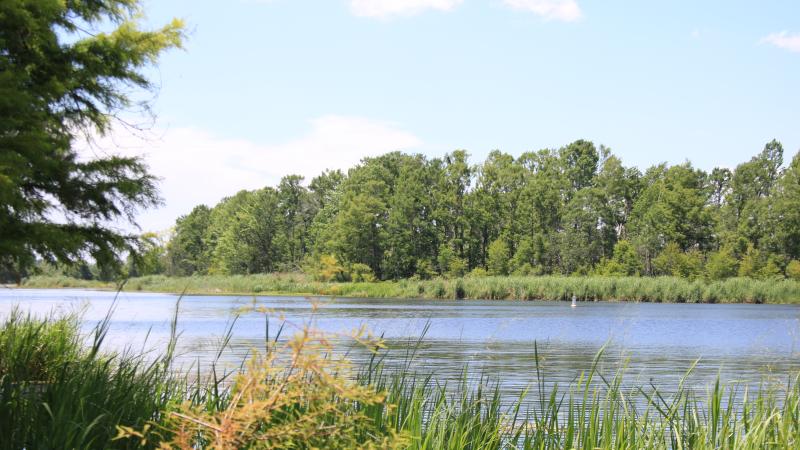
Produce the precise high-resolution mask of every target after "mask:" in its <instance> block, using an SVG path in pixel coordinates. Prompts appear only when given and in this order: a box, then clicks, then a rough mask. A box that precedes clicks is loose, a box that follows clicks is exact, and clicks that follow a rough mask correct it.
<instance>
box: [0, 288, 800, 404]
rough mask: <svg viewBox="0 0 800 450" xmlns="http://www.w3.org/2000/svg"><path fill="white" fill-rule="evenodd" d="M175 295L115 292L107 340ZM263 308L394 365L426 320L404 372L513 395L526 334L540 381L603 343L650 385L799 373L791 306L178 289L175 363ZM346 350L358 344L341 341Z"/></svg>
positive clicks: (162, 318)
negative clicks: (351, 336) (313, 296)
mask: <svg viewBox="0 0 800 450" xmlns="http://www.w3.org/2000/svg"><path fill="white" fill-rule="evenodd" d="M114 296H115V294H114V293H110V292H97V291H88V290H66V289H65V290H23V289H16V290H13V289H2V290H0V317H2V316H4V315H6V314H7V313H8V312H9V311H10V310H11V309H12V308H13V307H14V306H15V305H18V306H19V307H20V308H21V309H22V310H25V311H31V312H33V313H35V314H41V315H44V314H47V313H49V312H51V311H61V312H70V311H82V313H83V316H82V317H83V319H84V326H85V327H86V329H87V330H89V329H91V327H92V326H94V325H95V324H96V323H97V322H98V321H100V320H102V319H103V317H104V316H105V315H106V313H107V312H108V310H109V308H110V307H111V305H112V303H113V300H114ZM177 299H178V297H177V296H175V295H170V294H153V293H127V292H126V293H121V294H119V299H118V303H117V305H116V310H115V312H114V316H113V320H112V324H111V328H110V332H109V335H108V339H107V347H108V348H113V349H121V348H125V347H133V348H135V349H136V348H144V349H150V350H155V351H158V350H159V349H160V348H163V345H164V343H165V342H166V340H167V338H168V336H169V325H170V321H171V319H172V317H173V314H174V310H175V305H176V301H177ZM254 305H255V306H258V307H263V308H267V309H269V310H270V311H271V313H270V314H269V319H268V320H269V327H270V330H272V333H274V332H275V330H277V328H278V327H279V326H280V324H281V323H285V324H286V329H285V330H286V331H284V333H285V335H288V334H291V333H292V332H293V330H298V329H300V328H301V327H302V326H303V325H304V324H309V323H310V324H312V325H313V326H314V327H315V328H317V329H320V330H322V331H326V332H331V333H349V332H351V331H353V330H356V329H358V328H360V327H362V326H366V327H367V328H368V329H370V330H371V331H373V332H374V333H375V334H383V335H384V337H385V339H386V342H387V344H388V346H389V348H390V349H392V348H394V349H395V350H394V351H391V350H390V351H389V352H388V354H387V356H386V362H387V364H388V365H397V364H401V363H402V361H403V359H404V357H405V352H404V351H403V350H399V349H403V348H405V347H406V345H407V344H408V342H409V341H416V340H417V339H419V337H420V334H421V333H422V332H423V330H425V329H426V327H427V328H428V331H427V334H426V335H425V337H424V340H423V342H422V344H421V345H420V347H419V350H418V352H417V356H416V358H415V360H414V363H413V367H412V370H416V371H419V372H423V373H428V372H432V373H433V374H434V377H435V378H436V379H437V380H442V381H443V380H453V379H458V378H459V377H460V376H461V375H462V372H463V370H464V368H465V367H467V368H468V369H469V373H471V374H472V375H473V376H476V377H477V376H480V375H488V376H489V377H491V378H492V379H493V380H495V381H497V382H499V383H500V385H501V387H502V389H503V393H504V396H506V397H508V398H514V397H516V395H517V394H518V393H519V392H520V391H521V390H523V389H525V388H526V387H528V386H530V385H531V384H532V383H535V381H536V372H535V367H536V366H535V358H534V342H535V343H536V345H537V346H538V350H539V353H540V356H541V363H542V364H541V366H542V367H543V368H544V373H545V376H546V378H547V380H548V382H549V383H555V382H558V383H559V384H561V385H565V384H568V383H569V382H570V381H572V380H573V379H575V378H576V377H577V376H578V375H579V374H580V373H581V372H582V371H587V370H589V369H590V368H591V366H592V362H593V360H594V359H595V356H596V354H597V352H598V351H599V350H600V349H601V348H603V347H604V346H605V353H604V355H603V356H602V358H601V359H600V366H599V367H600V373H603V374H605V375H609V376H613V374H614V373H616V372H617V371H618V370H619V369H620V368H623V367H624V368H625V370H626V375H625V379H626V383H627V384H628V385H629V386H640V385H647V384H650V383H652V384H655V385H657V386H659V387H663V388H664V389H666V390H669V388H670V387H674V386H675V385H677V383H678V381H679V380H680V378H681V377H683V375H684V374H685V373H686V371H687V370H688V369H689V368H690V367H692V366H693V365H694V364H695V363H696V367H695V368H694V370H693V372H692V376H691V378H690V380H691V383H692V385H693V386H695V387H697V388H699V389H703V388H704V387H705V386H708V385H709V384H710V383H711V382H713V380H714V379H715V378H716V377H717V376H720V377H721V378H722V379H723V381H726V382H732V383H746V384H750V385H757V384H758V383H760V382H762V381H764V380H767V381H770V380H771V381H777V382H784V381H786V379H787V378H788V377H789V376H790V375H791V374H793V373H796V372H798V371H800V306H797V305H741V304H734V305H705V304H650V303H579V304H578V307H577V308H571V307H570V303H568V302H514V301H473V300H469V301H444V300H436V301H428V300H387V299H335V300H331V299H320V300H318V306H319V307H318V308H317V309H313V308H312V301H311V300H309V299H305V298H299V297H274V296H270V297H256V298H253V297H242V296H185V297H184V298H183V299H182V301H181V303H180V314H179V321H178V329H179V331H180V333H181V336H180V340H179V346H178V353H179V359H178V364H179V365H181V366H183V367H189V366H191V365H192V364H198V363H199V364H200V366H201V367H208V366H209V363H210V361H212V360H213V358H214V356H215V355H216V353H217V351H218V349H219V348H220V342H221V339H222V336H223V335H224V333H225V330H226V329H227V327H228V326H230V324H231V323H232V320H233V318H234V317H235V316H236V314H237V311H239V312H241V311H242V310H243V309H245V308H248V307H252V306H254ZM265 319H266V318H265V315H264V314H263V313H257V312H248V313H244V314H242V315H241V316H240V317H239V318H238V319H237V320H236V322H235V324H234V326H233V339H232V340H231V342H230V346H229V348H227V349H226V351H225V353H224V355H223V359H222V364H223V365H225V366H227V367H228V368H231V369H233V368H235V367H238V365H239V363H240V362H241V361H242V360H243V358H245V357H246V355H247V354H248V352H250V351H251V350H252V349H254V348H256V349H258V348H263V345H264V336H265V326H266V321H267V320H265ZM339 350H340V351H347V352H348V355H349V357H350V358H351V359H353V360H356V361H359V360H364V359H366V358H369V357H370V354H369V352H368V351H367V350H365V349H363V348H361V347H359V346H357V345H352V343H346V342H343V343H341V344H340V346H339Z"/></svg>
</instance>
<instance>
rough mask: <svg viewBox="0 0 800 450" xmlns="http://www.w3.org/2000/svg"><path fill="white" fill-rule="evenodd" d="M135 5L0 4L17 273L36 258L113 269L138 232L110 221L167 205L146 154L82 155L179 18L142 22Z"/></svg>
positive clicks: (0, 114)
mask: <svg viewBox="0 0 800 450" xmlns="http://www.w3.org/2000/svg"><path fill="white" fill-rule="evenodd" d="M141 19H142V12H141V7H140V3H139V2H138V1H136V0H106V1H92V2H75V1H69V2H64V1H61V2H59V1H4V2H2V3H0V148H1V149H2V151H1V152H0V235H2V236H3V239H2V240H0V268H2V269H3V270H4V271H6V272H10V273H12V274H14V275H15V277H16V278H19V277H20V276H21V275H22V274H24V273H25V272H26V271H27V270H28V269H29V268H30V267H31V266H32V265H33V264H34V262H35V260H36V259H37V258H38V259H45V260H47V261H51V262H55V261H58V262H61V263H65V264H69V263H74V262H76V261H79V260H82V259H84V258H86V257H91V258H92V259H93V260H94V261H97V262H98V263H100V264H101V265H117V263H118V261H119V259H120V256H121V254H122V253H125V252H131V251H135V250H136V249H137V242H138V240H137V237H136V236H132V235H128V234H124V233H121V232H119V231H117V230H116V228H114V227H112V226H111V225H110V224H111V223H112V222H113V221H117V220H128V221H130V222H133V221H134V213H135V211H136V209H137V208H140V207H149V206H152V205H155V204H157V203H158V202H159V198H158V195H157V192H156V180H155V178H154V177H153V176H152V175H150V174H149V173H148V171H147V167H146V165H145V164H144V162H143V161H142V160H141V159H139V158H131V157H121V156H104V157H97V156H96V157H95V158H92V159H84V158H81V157H79V156H80V155H79V153H78V150H77V148H76V146H75V142H76V140H78V139H79V138H80V137H81V136H90V135H92V134H94V133H97V134H99V135H103V134H105V133H106V132H108V131H110V129H111V127H112V126H113V125H114V124H115V123H116V122H115V121H114V119H115V118H116V117H119V115H120V114H123V113H125V112H126V110H129V109H131V107H132V106H137V107H140V108H141V107H144V108H146V107H147V104H148V103H147V102H140V103H138V104H136V105H134V103H135V102H134V97H133V94H134V93H136V91H137V89H144V90H147V89H148V88H150V87H151V84H150V82H149V81H148V79H147V77H146V76H145V73H146V70H147V69H148V67H149V66H151V65H152V64H154V63H155V62H156V61H157V59H158V57H159V55H161V54H162V53H163V52H164V51H165V50H167V49H170V48H174V47H179V46H180V45H181V40H182V33H183V32H182V28H183V25H182V23H181V22H180V21H178V20H174V21H172V22H171V23H170V24H168V25H166V26H164V27H163V28H161V29H158V30H154V31H145V30H142V29H141V28H140V22H141Z"/></svg>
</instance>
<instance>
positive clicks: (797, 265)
mask: <svg viewBox="0 0 800 450" xmlns="http://www.w3.org/2000/svg"><path fill="white" fill-rule="evenodd" d="M786 276H787V277H789V278H790V279H792V280H797V281H800V261H798V260H796V259H794V260H792V261H790V262H789V264H788V265H787V266H786Z"/></svg>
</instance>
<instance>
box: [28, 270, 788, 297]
mask: <svg viewBox="0 0 800 450" xmlns="http://www.w3.org/2000/svg"><path fill="white" fill-rule="evenodd" d="M25 287H31V288H37V287H38V288H62V287H84V288H106V289H115V288H116V286H115V285H113V284H109V283H101V282H97V281H84V280H77V279H74V278H68V277H33V278H30V279H28V280H27V281H26V282H25ZM125 290H129V291H150V292H174V293H179V292H184V291H185V292H188V293H193V294H262V295H266V294H294V295H332V296H345V297H370V298H423V299H487V300H568V299H571V298H572V296H573V295H575V296H576V297H577V298H578V300H581V301H593V300H602V301H644V302H664V303H682V302H689V303H695V302H702V303H798V302H800V282H798V281H793V280H756V279H751V278H730V279H727V280H722V281H707V280H702V279H700V280H694V281H692V280H688V279H685V278H676V277H606V276H586V277H583V276H580V277H579V276H575V277H565V276H542V277H534V276H530V277H482V278H469V277H467V278H456V279H433V280H400V281H382V282H373V283H326V282H318V281H313V280H311V279H310V278H309V277H306V276H305V275H303V274H300V273H290V274H262V275H232V276H220V275H208V276H193V277H167V276H163V275H154V276H146V277H141V278H132V279H130V280H129V281H128V282H127V285H126V287H125Z"/></svg>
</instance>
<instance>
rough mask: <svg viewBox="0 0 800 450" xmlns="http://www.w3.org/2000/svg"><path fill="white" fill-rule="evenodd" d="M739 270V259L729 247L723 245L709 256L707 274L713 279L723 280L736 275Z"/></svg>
mask: <svg viewBox="0 0 800 450" xmlns="http://www.w3.org/2000/svg"><path fill="white" fill-rule="evenodd" d="M738 270H739V261H737V260H736V257H735V256H734V254H733V251H732V250H731V249H730V248H729V247H723V248H722V249H720V250H719V251H717V252H714V253H711V254H710V255H709V256H708V262H707V263H706V276H708V278H710V279H712V280H723V279H725V278H730V277H732V276H735V275H736V273H738Z"/></svg>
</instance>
